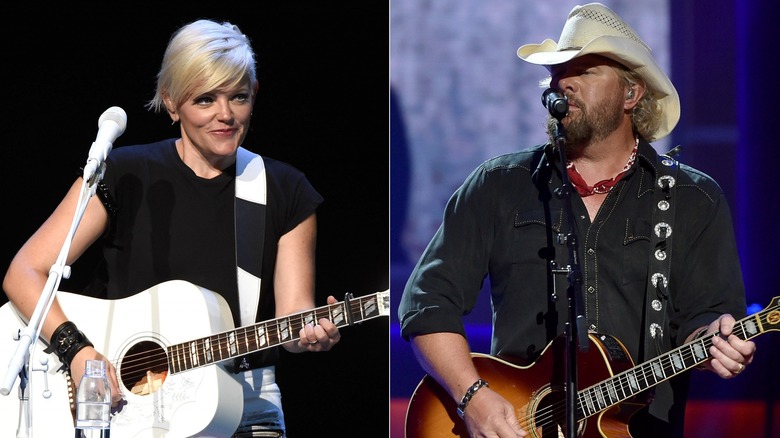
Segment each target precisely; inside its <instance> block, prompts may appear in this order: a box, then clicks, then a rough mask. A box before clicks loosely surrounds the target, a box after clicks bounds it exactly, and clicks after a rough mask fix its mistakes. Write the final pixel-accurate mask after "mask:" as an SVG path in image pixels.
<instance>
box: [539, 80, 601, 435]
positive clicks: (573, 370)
mask: <svg viewBox="0 0 780 438" xmlns="http://www.w3.org/2000/svg"><path fill="white" fill-rule="evenodd" d="M542 105H544V106H545V108H547V111H549V113H550V115H551V116H552V117H553V118H555V119H556V120H557V123H556V125H555V135H554V138H555V147H556V148H558V153H559V154H560V160H561V182H562V184H561V188H560V189H559V190H556V195H557V196H558V197H559V198H561V199H563V200H564V203H563V204H564V210H565V214H566V222H567V224H568V231H567V234H566V237H565V239H566V247H567V248H568V250H569V265H568V266H567V267H566V268H564V269H556V267H553V268H554V269H553V272H554V273H555V274H563V273H565V274H567V278H568V280H569V287H568V288H567V289H566V291H567V298H568V303H569V307H568V309H569V312H568V320H567V322H566V437H567V438H576V437H577V419H576V412H577V348H576V347H577V344H578V342H579V349H580V350H581V351H583V352H587V351H588V347H589V344H588V332H587V327H586V324H587V320H586V319H585V315H584V313H583V311H584V308H585V304H584V302H583V298H582V272H581V271H580V267H579V262H578V260H579V257H578V241H577V235H576V233H575V227H574V213H573V211H572V206H571V187H572V186H571V182H570V181H569V175H568V174H567V173H566V162H567V160H566V152H565V149H566V148H565V146H566V130H565V128H564V127H563V123H561V120H562V119H563V118H564V117H566V115H567V114H568V113H569V102H568V100H567V99H566V97H565V96H564V95H563V94H561V92H560V91H558V90H555V89H553V88H548V89H547V90H545V91H544V93H543V94H542Z"/></svg>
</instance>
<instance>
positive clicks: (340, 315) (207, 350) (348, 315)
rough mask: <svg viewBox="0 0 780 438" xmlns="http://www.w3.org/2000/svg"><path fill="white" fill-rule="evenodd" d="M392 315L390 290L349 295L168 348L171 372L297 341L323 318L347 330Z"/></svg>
mask: <svg viewBox="0 0 780 438" xmlns="http://www.w3.org/2000/svg"><path fill="white" fill-rule="evenodd" d="M389 314H390V292H389V291H383V292H376V293H374V294H370V295H366V296H360V297H357V298H352V297H351V295H347V298H346V299H345V300H344V301H341V302H338V303H335V304H329V305H327V306H322V307H318V308H316V309H311V310H307V311H304V312H299V313H294V314H291V315H287V316H284V317H281V318H276V319H273V320H269V321H265V322H260V323H257V324H254V325H250V326H246V327H241V328H238V329H235V330H230V331H225V332H222V333H217V334H214V335H211V336H208V337H205V338H201V339H195V340H192V341H188V342H184V343H181V344H176V345H171V346H169V347H167V353H168V370H169V372H170V373H172V374H175V373H179V372H183V371H187V370H190V369H193V368H198V367H202V366H206V365H211V364H214V363H217V362H222V361H226V360H230V359H233V358H235V357H237V356H243V355H245V354H249V353H254V352H256V351H260V350H264V349H267V348H271V347H276V346H278V345H282V344H285V343H288V342H293V341H295V340H296V339H297V338H298V333H299V332H300V330H301V329H302V328H303V327H304V326H305V325H306V324H315V325H316V324H317V321H318V320H320V319H321V318H326V319H328V320H329V321H331V322H332V323H333V324H335V325H336V326H337V327H344V326H347V325H352V324H359V323H361V322H363V321H366V320H369V319H373V318H377V317H380V316H387V315H389Z"/></svg>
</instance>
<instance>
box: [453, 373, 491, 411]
mask: <svg viewBox="0 0 780 438" xmlns="http://www.w3.org/2000/svg"><path fill="white" fill-rule="evenodd" d="M483 386H487V387H489V386H490V385H488V382H486V381H484V380H482V379H477V381H476V382H474V383H473V384H472V385H471V386H469V389H468V390H466V393H465V394H463V398H462V399H460V403H459V404H458V416H459V417H460V418H463V415H465V414H464V412H463V411H465V410H466V406H468V405H469V402H470V401H471V398H472V397H474V394H476V393H477V391H479V390H480V389H482V387H483Z"/></svg>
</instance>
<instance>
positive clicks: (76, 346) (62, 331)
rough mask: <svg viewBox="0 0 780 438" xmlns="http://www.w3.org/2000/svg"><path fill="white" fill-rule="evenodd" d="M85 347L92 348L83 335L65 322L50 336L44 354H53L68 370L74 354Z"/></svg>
mask: <svg viewBox="0 0 780 438" xmlns="http://www.w3.org/2000/svg"><path fill="white" fill-rule="evenodd" d="M85 347H94V345H93V344H92V342H90V341H89V339H87V337H86V336H85V335H84V333H83V332H82V331H81V330H79V329H78V327H76V324H74V323H73V322H71V321H65V322H63V323H62V324H60V326H59V327H57V328H56V329H55V330H54V332H53V333H52V335H51V342H50V343H49V347H48V348H47V349H45V350H43V351H44V352H45V353H52V352H53V353H55V354H56V355H57V357H58V358H59V359H60V362H62V364H63V365H65V366H66V367H68V368H70V364H71V362H72V361H73V358H74V357H75V356H76V353H78V352H79V351H81V350H82V349H83V348H85Z"/></svg>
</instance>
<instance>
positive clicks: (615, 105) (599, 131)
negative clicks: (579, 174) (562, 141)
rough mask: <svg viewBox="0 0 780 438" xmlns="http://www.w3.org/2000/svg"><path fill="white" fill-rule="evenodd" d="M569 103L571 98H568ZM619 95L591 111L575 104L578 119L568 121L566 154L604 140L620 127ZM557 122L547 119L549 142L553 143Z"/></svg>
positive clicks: (620, 109)
mask: <svg viewBox="0 0 780 438" xmlns="http://www.w3.org/2000/svg"><path fill="white" fill-rule="evenodd" d="M569 100H570V101H572V100H571V98H569ZM619 100H620V96H619V93H618V94H617V95H616V97H615V98H613V99H607V100H604V101H602V102H600V103H598V104H596V105H595V106H594V107H593V108H592V110H591V109H590V108H588V107H585V106H583V105H581V104H577V103H576V102H573V103H575V104H576V105H577V107H578V108H579V110H580V114H579V117H577V118H575V119H573V120H571V119H570V120H569V121H568V126H566V149H565V150H566V152H567V153H568V152H573V151H574V150H576V149H577V148H580V147H582V146H584V145H586V144H588V143H590V142H593V141H598V140H602V139H604V138H606V137H607V136H608V135H609V134H611V133H613V132H614V131H615V129H617V127H618V126H620V122H621V118H622V117H623V106H622V101H619ZM567 117H569V116H567ZM557 124H558V121H557V120H556V119H555V118H553V117H552V116H550V117H548V118H547V134H548V135H549V137H550V141H552V142H553V143H554V142H555V128H556V126H557Z"/></svg>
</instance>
